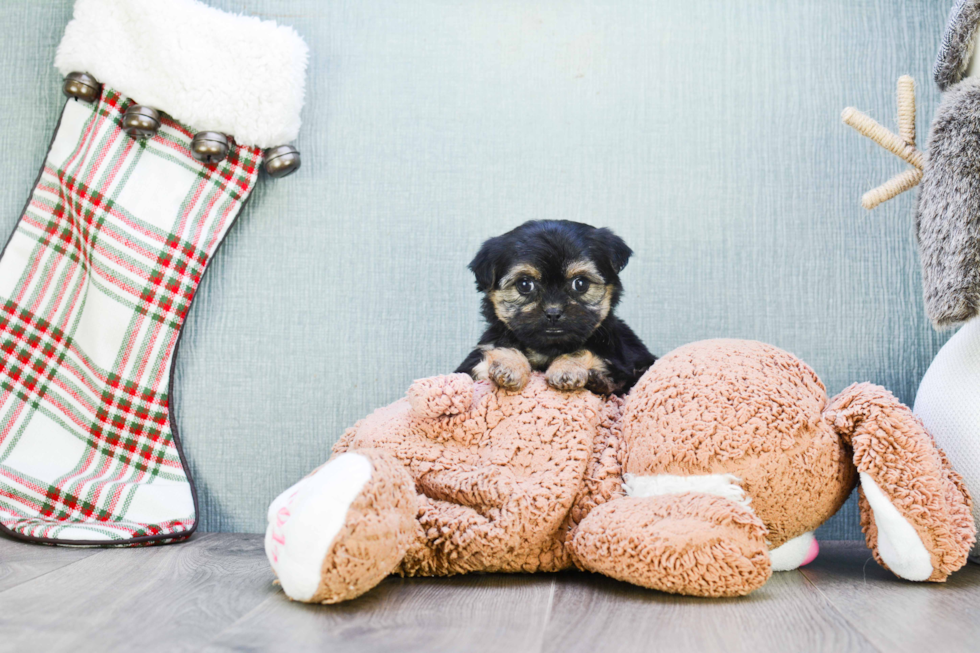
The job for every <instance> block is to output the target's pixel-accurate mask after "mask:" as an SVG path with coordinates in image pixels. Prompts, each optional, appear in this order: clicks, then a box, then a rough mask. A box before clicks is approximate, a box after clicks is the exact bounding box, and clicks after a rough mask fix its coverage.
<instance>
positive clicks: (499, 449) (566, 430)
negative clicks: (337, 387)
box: [334, 374, 621, 576]
mask: <svg viewBox="0 0 980 653" xmlns="http://www.w3.org/2000/svg"><path fill="white" fill-rule="evenodd" d="M467 404H469V405H467ZM606 406H607V404H606V403H605V402H604V401H603V400H602V399H600V398H599V397H597V396H596V395H593V394H591V393H588V392H575V393H561V392H556V391H554V390H552V389H551V388H549V387H548V385H547V384H546V383H545V381H544V377H543V376H542V375H540V374H536V375H534V377H533V378H532V379H531V381H530V383H529V384H528V386H527V387H526V388H525V389H524V390H523V391H522V392H521V393H511V392H507V391H503V390H494V389H493V387H492V386H491V384H490V383H489V382H480V383H477V384H474V382H473V380H472V379H470V378H469V377H468V376H467V375H464V374H454V375H449V376H445V377H435V378H433V379H424V380H422V381H418V382H416V383H415V384H413V386H412V388H411V389H410V390H409V393H408V399H407V400H401V401H397V402H395V403H394V404H392V405H390V406H388V407H386V408H382V409H381V410H379V411H376V412H375V413H374V414H372V415H371V416H370V417H368V418H366V419H364V420H361V421H360V422H358V423H357V424H355V425H354V427H353V428H352V429H350V430H348V431H347V433H345V434H344V436H343V437H342V438H341V440H340V441H339V442H338V443H337V445H336V446H335V447H334V453H335V454H337V453H342V452H345V451H349V450H355V449H356V450H360V449H363V448H368V449H372V448H377V449H384V450H386V451H390V452H392V453H393V454H394V456H395V457H396V458H397V459H398V460H400V461H401V462H402V463H403V464H404V465H405V466H406V468H407V469H408V470H409V472H410V473H411V475H412V477H413V478H414V479H415V484H416V486H417V487H418V488H419V490H420V491H421V494H420V497H419V499H420V509H419V517H418V520H419V524H420V526H421V531H420V533H421V535H422V536H421V537H420V538H419V540H418V541H417V542H416V543H415V546H413V547H412V548H411V549H410V550H409V551H408V553H407V555H406V556H405V559H404V560H403V561H402V563H401V566H400V567H399V568H398V570H397V571H398V573H402V574H405V575H409V576H417V575H425V576H429V575H449V574H457V573H464V572H469V571H525V572H529V571H557V570H559V569H563V568H565V567H567V566H569V565H570V564H571V558H570V556H569V553H568V551H567V550H566V546H565V539H566V536H567V533H568V531H569V530H570V529H571V528H573V527H574V524H575V523H576V519H575V515H582V514H583V513H584V512H585V511H586V510H587V509H588V507H589V506H591V505H595V504H597V503H601V502H602V501H604V500H605V498H606V497H609V496H613V495H615V494H616V493H617V489H616V488H615V487H612V486H615V485H616V484H618V482H619V480H618V479H619V476H618V470H619V466H618V461H617V454H616V451H617V449H618V443H613V444H612V446H610V442H609V440H610V439H617V438H616V436H615V434H614V433H612V432H611V422H614V421H615V418H616V417H617V416H618V415H617V412H618V411H617V410H616V408H615V406H616V404H615V403H612V404H611V408H607V407H606ZM610 411H611V412H610ZM604 426H605V428H603V427H604ZM597 434H599V436H600V437H598V438H597V437H596V436H597ZM610 478H612V479H614V480H612V481H610V480H609V479H610ZM587 479H588V480H587ZM619 492H621V490H619Z"/></svg>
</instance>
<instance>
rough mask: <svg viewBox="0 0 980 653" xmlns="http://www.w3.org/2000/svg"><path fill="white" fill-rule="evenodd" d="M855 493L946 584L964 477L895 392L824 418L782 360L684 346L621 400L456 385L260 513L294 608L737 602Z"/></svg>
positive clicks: (957, 542) (366, 437) (958, 551)
mask: <svg viewBox="0 0 980 653" xmlns="http://www.w3.org/2000/svg"><path fill="white" fill-rule="evenodd" d="M858 478H859V479H860V483H861V495H860V508H861V523H862V528H863V530H864V533H865V536H866V539H867V542H868V545H869V547H870V548H871V549H872V551H873V553H874V555H875V558H876V559H877V560H878V561H879V562H880V563H881V564H883V565H885V566H887V567H888V568H889V569H891V570H892V571H893V572H894V573H895V574H896V575H898V576H900V577H902V578H906V579H909V580H917V581H925V580H929V581H942V580H945V578H946V577H947V576H948V575H949V574H950V573H951V572H953V571H955V570H956V569H958V568H959V567H961V566H962V565H963V564H964V562H965V561H966V556H967V552H968V551H969V549H970V546H971V545H972V543H973V541H974V538H975V528H974V524H973V520H972V518H971V516H970V505H971V504H970V498H969V495H968V494H967V492H966V490H965V489H964V487H963V485H962V483H961V481H960V479H959V476H958V475H957V474H956V473H955V472H954V471H952V469H951V468H950V467H949V464H948V463H947V461H946V458H945V456H944V455H943V453H942V452H941V451H940V450H939V449H937V448H936V446H935V444H934V443H933V441H932V438H931V437H930V436H929V434H928V433H927V432H926V431H925V429H924V428H923V427H922V426H921V424H920V423H919V422H918V421H917V420H916V419H915V417H914V416H913V415H912V414H911V412H910V411H909V410H908V408H906V407H905V406H903V405H902V404H901V403H899V402H898V400H896V399H895V398H894V397H893V396H892V395H891V394H890V393H888V392H887V391H886V390H884V389H883V388H880V387H878V386H873V385H870V384H860V385H854V386H851V387H850V388H848V389H846V390H845V391H844V392H842V393H841V394H840V395H838V396H836V397H834V398H833V399H831V400H828V398H827V395H826V391H825V389H824V386H823V384H822V383H821V382H820V380H819V379H818V378H817V376H816V374H815V373H814V372H813V370H811V369H810V368H809V367H808V366H807V365H806V364H804V363H803V362H802V361H800V360H799V359H797V358H795V357H794V356H792V355H791V354H788V353H786V352H784V351H782V350H779V349H777V348H775V347H771V346H769V345H765V344H762V343H757V342H745V341H736V340H715V341H705V342H700V343H694V344H691V345H687V346H685V347H682V348H680V349H677V350H675V351H674V352H672V353H670V354H668V355H667V356H665V357H664V358H662V359H661V360H659V361H658V362H657V363H656V365H654V366H653V367H652V368H651V369H650V370H649V371H648V372H647V373H646V374H645V375H644V376H643V378H642V379H641V380H640V381H639V382H638V383H637V385H636V386H635V387H634V388H633V390H632V391H631V392H630V394H629V395H628V396H627V397H626V398H625V399H620V398H616V397H609V398H603V397H599V396H596V395H593V394H591V393H589V392H587V391H579V392H572V393H564V392H559V391H556V390H553V389H551V388H549V387H548V386H547V384H546V383H545V382H544V379H543V378H540V377H536V378H534V379H532V381H531V382H530V383H529V384H528V386H527V387H526V388H525V389H524V390H523V391H521V392H520V393H511V392H508V391H505V390H501V389H497V388H495V387H493V386H492V385H491V384H490V383H489V382H478V383H476V382H474V381H473V380H472V379H470V378H469V377H468V376H465V375H460V374H455V375H450V376H442V377H433V378H430V379H422V380H420V381H416V382H415V383H414V384H413V385H412V387H411V388H410V389H409V391H408V396H407V398H405V399H402V400H399V401H397V402H395V403H394V404H392V405H390V406H387V407H385V408H382V409H380V410H378V411H376V412H375V413H373V414H372V415H370V416H369V417H367V418H366V419H364V420H362V421H360V422H358V423H357V424H356V425H355V426H354V427H353V428H351V429H349V430H348V431H347V432H346V433H345V434H344V436H343V437H342V438H341V440H340V441H339V442H338V443H337V445H336V447H335V448H334V455H333V457H332V458H331V459H330V461H328V462H327V463H326V464H325V465H324V466H322V467H320V468H319V469H318V470H316V471H315V472H313V473H312V474H310V475H309V476H307V477H306V478H304V479H303V480H301V481H300V482H299V483H297V484H296V485H294V486H293V487H291V488H290V489H288V490H286V491H285V492H284V493H283V494H282V495H281V496H279V498H277V499H276V500H275V501H274V502H273V504H272V506H271V507H270V508H269V527H268V530H267V533H266V551H267V553H268V556H269V560H270V562H271V563H272V567H273V569H274V570H275V572H276V574H277V576H278V577H279V580H280V581H281V582H282V586H283V589H284V590H285V592H286V594H287V595H288V596H289V597H290V598H292V599H295V600H298V601H306V602H321V603H336V602H339V601H344V600H348V599H351V598H354V597H356V596H359V595H361V594H363V593H364V592H367V591H368V590H370V589H371V588H372V587H374V586H375V585H376V584H377V583H379V582H380V581H381V580H382V579H383V578H384V577H385V576H387V575H389V574H392V573H397V574H402V575H408V576H432V575H451V574H458V573H466V572H472V571H487V572H533V571H557V570H560V569H565V568H569V567H578V568H581V569H586V570H591V571H594V572H599V573H603V574H606V575H608V576H612V577H614V578H618V579H620V580H624V581H627V582H630V583H634V584H637V585H641V586H644V587H649V588H653V589H658V590H663V591H667V592H674V593H680V594H689V595H695V596H737V595H742V594H747V593H748V592H751V591H752V590H754V589H757V588H758V587H760V586H761V585H763V584H764V583H765V581H766V580H767V579H768V578H769V576H770V575H771V573H772V571H774V570H785V569H794V568H796V567H798V566H800V565H801V564H805V563H806V562H809V561H810V560H812V559H813V557H814V556H815V555H816V553H817V544H816V540H815V539H814V538H813V535H812V532H813V530H814V529H816V528H817V527H818V526H819V525H820V524H822V523H823V522H824V521H826V520H827V519H828V518H829V517H830V516H831V515H833V514H834V513H835V512H836V511H837V510H838V509H839V508H840V506H841V505H842V504H843V502H844V501H845V500H846V498H847V496H848V494H849V493H850V492H851V490H852V489H853V487H854V485H855V483H856V481H857V479H858Z"/></svg>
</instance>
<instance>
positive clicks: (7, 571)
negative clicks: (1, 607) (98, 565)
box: [0, 535, 101, 592]
mask: <svg viewBox="0 0 980 653" xmlns="http://www.w3.org/2000/svg"><path fill="white" fill-rule="evenodd" d="M100 551H101V549H66V548H64V547H53V546H44V545H40V544H30V543H28V542H23V541H21V540H15V539H14V538H12V537H8V536H6V535H0V592H5V591H7V590H9V589H11V588H13V587H17V586H18V585H20V584H22V583H25V582H27V581H29V580H32V579H34V578H37V577H39V576H43V575H44V574H47V573H50V572H52V571H55V570H56V569H61V568H62V567H66V566H68V565H71V564H74V563H76V562H78V561H79V560H84V559H85V558H88V557H90V556H93V555H96V554H98V553H99V552H100Z"/></svg>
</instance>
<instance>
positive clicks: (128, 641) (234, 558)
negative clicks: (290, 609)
mask: <svg viewBox="0 0 980 653" xmlns="http://www.w3.org/2000/svg"><path fill="white" fill-rule="evenodd" d="M51 553H53V554H56V553H57V552H56V551H52V552H51ZM272 581H273V573H272V570H271V569H270V568H269V564H268V562H267V561H266V559H265V554H264V552H263V550H262V538H261V537H260V536H258V535H239V534H207V535H196V536H194V537H193V538H192V539H191V540H190V541H189V542H186V543H183V544H177V545H172V546H160V547H149V548H136V549H106V550H101V551H100V552H99V553H98V555H92V556H90V557H88V558H86V559H84V560H80V561H78V562H76V563H75V564H72V565H69V566H67V567H64V568H62V569H60V570H57V571H54V572H51V573H48V574H45V575H44V576H40V577H39V578H36V579H35V580H33V581H31V582H28V583H23V584H21V585H18V586H17V587H14V588H12V589H10V590H8V591H6V592H3V593H0V642H3V645H4V646H5V647H8V649H7V650H24V651H26V650H34V651H61V650H71V651H73V652H75V651H89V650H91V651H100V652H101V651H108V650H117V649H118V650H122V649H128V648H139V649H140V650H167V651H173V650H180V649H186V648H194V649H195V650H197V649H199V648H200V647H201V646H202V645H203V643H205V642H207V641H208V639H210V638H211V637H213V636H215V635H216V634H217V633H219V632H220V631H221V630H222V629H223V628H225V627H226V626H228V625H230V624H232V623H233V622H235V621H236V620H237V619H238V618H239V617H241V616H242V615H244V614H246V613H247V612H248V611H249V610H251V609H252V608H254V607H255V606H256V605H258V604H259V603H261V602H262V601H263V600H264V599H265V598H267V597H268V596H269V595H270V594H273V593H275V592H276V589H275V587H274V586H273V584H272Z"/></svg>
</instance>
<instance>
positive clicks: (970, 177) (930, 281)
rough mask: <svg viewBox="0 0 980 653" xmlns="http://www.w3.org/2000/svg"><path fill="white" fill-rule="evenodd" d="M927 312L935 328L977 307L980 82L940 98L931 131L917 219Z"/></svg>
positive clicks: (979, 277) (967, 83) (976, 80)
mask: <svg viewBox="0 0 980 653" xmlns="http://www.w3.org/2000/svg"><path fill="white" fill-rule="evenodd" d="M915 228H916V235H917V237H918V240H919V256H920V259H921V261H922V282H923V294H924V296H925V302H926V312H927V313H928V314H929V317H930V319H932V321H933V323H934V324H935V325H936V326H937V327H940V328H941V327H949V326H953V325H955V324H958V323H960V322H964V321H966V320H968V319H970V318H972V317H974V316H975V315H976V314H977V311H978V308H980V78H968V79H965V80H963V81H962V82H960V83H959V84H956V85H955V86H953V87H952V88H950V89H949V90H948V91H947V92H946V93H945V94H944V95H943V99H942V102H941V103H940V105H939V108H938V109H937V110H936V116H935V118H934V119H933V121H932V128H931V130H930V133H929V156H928V159H927V160H926V166H925V171H924V174H923V176H922V183H921V185H920V191H919V206H918V212H917V215H916V220H915Z"/></svg>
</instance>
